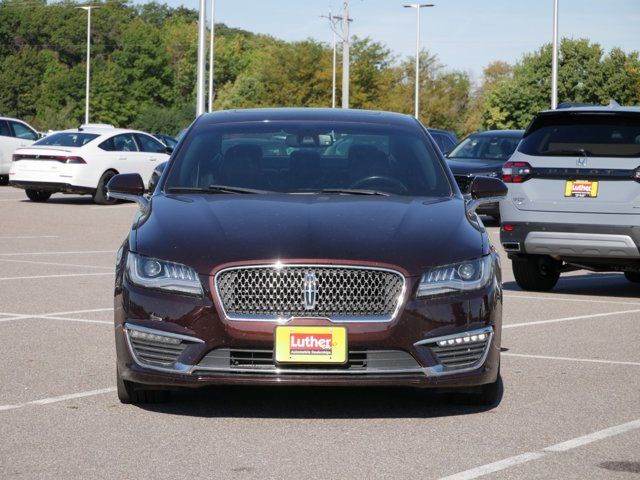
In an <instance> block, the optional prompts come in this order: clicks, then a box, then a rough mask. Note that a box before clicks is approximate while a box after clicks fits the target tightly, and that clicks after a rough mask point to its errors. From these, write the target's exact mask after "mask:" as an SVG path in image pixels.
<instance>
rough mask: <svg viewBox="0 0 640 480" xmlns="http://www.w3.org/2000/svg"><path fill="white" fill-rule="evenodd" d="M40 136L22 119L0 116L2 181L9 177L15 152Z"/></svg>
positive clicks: (0, 171)
mask: <svg viewBox="0 0 640 480" xmlns="http://www.w3.org/2000/svg"><path fill="white" fill-rule="evenodd" d="M38 138H40V134H39V133H38V132H36V131H35V130H34V129H33V128H32V127H31V126H30V125H29V124H27V123H25V122H23V121H22V120H18V119H17V118H8V117H0V183H2V184H4V183H6V182H7V180H8V178H9V169H10V167H11V158H12V155H13V152H15V151H16V149H18V148H20V147H27V146H29V145H31V144H32V143H33V142H35V141H36V140H37V139H38Z"/></svg>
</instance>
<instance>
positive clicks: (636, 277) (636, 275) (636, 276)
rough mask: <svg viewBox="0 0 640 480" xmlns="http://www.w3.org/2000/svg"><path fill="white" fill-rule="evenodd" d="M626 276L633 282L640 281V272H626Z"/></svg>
mask: <svg viewBox="0 0 640 480" xmlns="http://www.w3.org/2000/svg"><path fill="white" fill-rule="evenodd" d="M624 276H625V277H627V280H629V281H630V282H632V283H640V272H624Z"/></svg>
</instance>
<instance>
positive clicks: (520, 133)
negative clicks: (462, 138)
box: [469, 130, 524, 137]
mask: <svg viewBox="0 0 640 480" xmlns="http://www.w3.org/2000/svg"><path fill="white" fill-rule="evenodd" d="M523 135H524V130H482V131H480V132H475V133H472V134H471V135H469V136H470V137H485V136H486V137H488V136H503V137H522V136H523Z"/></svg>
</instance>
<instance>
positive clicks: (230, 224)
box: [132, 194, 483, 275]
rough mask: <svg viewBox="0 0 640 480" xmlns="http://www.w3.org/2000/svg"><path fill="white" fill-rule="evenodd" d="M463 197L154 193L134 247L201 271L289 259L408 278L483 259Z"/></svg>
mask: <svg viewBox="0 0 640 480" xmlns="http://www.w3.org/2000/svg"><path fill="white" fill-rule="evenodd" d="M464 208H465V207H464V201H463V200H462V199H460V198H446V199H428V198H425V197H421V198H417V197H400V196H394V197H377V196H376V197H374V196H356V195H349V196H347V195H291V194H273V195H272V194H268V195H228V194H217V195H206V194H205V195H198V194H190V195H186V194H179V195H166V196H165V195H163V194H160V195H156V196H154V197H153V200H152V204H151V213H150V214H149V216H148V217H147V219H146V220H145V221H143V222H141V224H140V225H139V226H138V228H137V234H136V235H135V242H136V244H135V245H132V250H134V251H136V252H137V253H140V254H142V255H148V256H152V257H156V258H160V259H163V260H170V261H174V262H179V263H183V264H186V265H189V266H191V267H193V268H195V269H196V270H197V271H198V272H199V273H200V274H209V273H210V272H211V271H212V270H213V269H214V268H216V267H218V266H219V265H221V264H225V263H231V262H242V261H253V260H255V261H276V260H283V261H286V260H287V259H289V260H291V259H296V260H299V261H300V260H309V261H318V262H320V261H327V262H330V261H331V260H342V261H353V262H375V263H382V264H388V265H395V266H398V267H400V268H402V269H404V270H405V271H406V272H407V273H409V274H410V275H418V274H420V273H421V272H422V271H424V269H425V268H426V267H429V266H435V265H445V264H449V263H454V262H458V261H461V260H465V259H469V258H473V257H477V256H480V255H482V250H483V245H482V235H481V233H480V232H479V231H478V230H477V229H475V228H474V227H473V226H472V225H471V224H470V223H469V221H468V220H467V217H466V215H465V211H464Z"/></svg>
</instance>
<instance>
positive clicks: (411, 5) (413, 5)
mask: <svg viewBox="0 0 640 480" xmlns="http://www.w3.org/2000/svg"><path fill="white" fill-rule="evenodd" d="M426 7H435V5H434V4H432V3H409V4H407V5H404V8H415V9H416V93H415V96H416V98H415V108H414V116H415V117H416V118H418V115H419V113H420V10H421V9H423V8H426Z"/></svg>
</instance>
